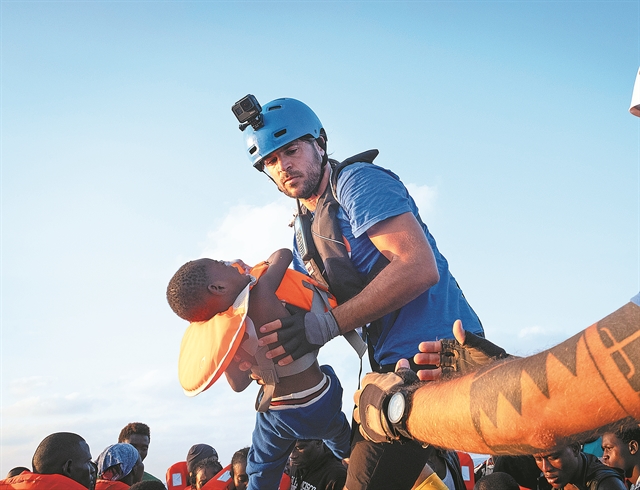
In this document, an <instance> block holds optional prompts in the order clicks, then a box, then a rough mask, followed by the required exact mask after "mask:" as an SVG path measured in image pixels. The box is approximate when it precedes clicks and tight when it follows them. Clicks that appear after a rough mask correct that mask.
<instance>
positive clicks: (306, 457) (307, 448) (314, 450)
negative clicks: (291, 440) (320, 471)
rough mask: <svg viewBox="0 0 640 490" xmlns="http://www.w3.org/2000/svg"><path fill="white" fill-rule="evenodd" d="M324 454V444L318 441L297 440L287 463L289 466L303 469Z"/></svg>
mask: <svg viewBox="0 0 640 490" xmlns="http://www.w3.org/2000/svg"><path fill="white" fill-rule="evenodd" d="M323 453H324V443H323V442H322V441H321V440H318V439H311V440H303V439H299V440H297V441H296V443H295V445H294V446H293V451H291V456H289V461H290V462H291V466H295V467H297V468H304V467H306V466H309V465H310V464H311V463H312V462H313V461H315V460H316V459H317V458H319V457H320V456H322V454H323Z"/></svg>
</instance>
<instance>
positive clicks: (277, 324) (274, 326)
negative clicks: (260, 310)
mask: <svg viewBox="0 0 640 490" xmlns="http://www.w3.org/2000/svg"><path fill="white" fill-rule="evenodd" d="M280 328H282V322H281V321H280V320H274V321H272V322H269V323H265V324H264V325H262V326H261V327H260V333H269V332H273V331H274V330H279V329H280ZM262 345H264V344H262Z"/></svg>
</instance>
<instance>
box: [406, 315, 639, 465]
mask: <svg viewBox="0 0 640 490" xmlns="http://www.w3.org/2000/svg"><path fill="white" fill-rule="evenodd" d="M569 414H570V415H569ZM628 417H633V418H636V419H637V418H640V307H639V306H637V305H636V304H634V303H628V304H627V305H625V306H623V307H622V308H620V309H619V310H617V311H615V312H614V313H612V314H611V315H609V316H607V317H606V318H604V319H603V320H601V321H599V322H598V323H596V324H594V325H592V326H591V327H589V328H587V329H586V330H584V331H582V332H581V333H579V334H577V335H575V336H574V337H572V338H570V339H568V340H566V341H565V342H563V343H561V344H559V345H558V346H556V347H553V348H551V349H549V350H547V351H544V352H541V353H539V354H537V355H535V356H531V357H527V358H520V359H514V360H506V361H499V362H497V363H495V364H493V365H491V366H488V367H486V368H483V369H481V370H480V371H478V372H476V373H473V374H469V375H466V376H463V377H460V378H455V379H453V380H451V381H442V382H434V383H429V384H425V385H424V386H423V387H421V388H419V389H418V390H417V391H416V392H415V395H414V397H413V405H412V408H411V411H410V413H409V417H408V419H407V428H408V430H409V432H410V433H411V434H412V435H413V436H414V437H415V438H416V439H418V440H420V441H423V442H428V443H432V444H435V445H438V446H442V447H451V448H456V449H460V450H465V451H470V452H478V453H489V454H532V453H536V452H542V451H546V450H551V449H553V448H556V447H558V446H564V445H567V444H570V443H572V442H577V441H582V440H584V439H587V438H588V437H589V436H591V435H593V434H595V433H597V432H601V430H600V431H598V429H599V428H602V427H604V426H607V425H608V424H613V423H615V422H617V421H620V420H622V419H625V418H628Z"/></svg>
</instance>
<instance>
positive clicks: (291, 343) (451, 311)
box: [232, 96, 483, 490]
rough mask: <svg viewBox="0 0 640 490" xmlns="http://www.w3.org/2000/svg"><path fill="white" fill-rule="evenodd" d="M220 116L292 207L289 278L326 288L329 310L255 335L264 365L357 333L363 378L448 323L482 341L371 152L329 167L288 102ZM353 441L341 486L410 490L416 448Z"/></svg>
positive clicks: (314, 120) (447, 328) (317, 127)
mask: <svg viewBox="0 0 640 490" xmlns="http://www.w3.org/2000/svg"><path fill="white" fill-rule="evenodd" d="M232 110H233V112H234V114H235V115H236V117H237V118H238V120H239V121H240V122H241V129H243V132H244V135H245V142H246V148H247V155H248V156H249V159H250V161H251V162H252V164H253V166H254V167H255V168H256V169H257V170H259V171H262V172H264V173H266V174H267V176H268V177H269V178H270V179H271V180H272V181H273V182H274V183H275V184H276V185H277V187H278V189H279V190H280V191H281V192H283V193H284V194H285V195H287V196H288V197H291V198H293V199H296V200H297V204H298V209H299V215H298V218H297V220H296V222H297V225H296V251H295V252H296V257H295V259H294V263H295V265H296V268H297V269H298V270H301V271H303V272H304V271H306V272H308V273H309V274H310V275H312V276H313V277H314V278H315V279H316V280H318V281H320V282H325V283H327V284H328V286H329V289H330V290H331V292H332V293H333V294H334V296H335V297H336V298H337V300H338V304H339V306H338V307H337V308H335V309H333V310H331V311H328V312H325V313H323V314H322V313H321V314H318V313H307V314H304V313H302V314H297V315H293V316H291V317H289V318H283V319H281V320H276V321H275V322H270V323H268V324H266V325H264V326H262V327H261V330H260V331H261V333H263V334H265V333H266V334H268V335H265V336H264V337H262V338H261V339H260V345H261V346H264V345H269V347H270V348H271V350H270V351H269V353H268V357H271V358H273V359H275V360H276V361H278V363H279V364H280V365H286V364H289V363H291V362H292V361H293V360H295V359H298V358H300V357H301V356H303V355H304V354H306V353H308V352H312V351H314V350H316V349H318V348H320V347H321V346H322V345H324V344H325V343H326V342H328V341H329V340H331V339H332V338H334V337H336V336H338V335H346V334H350V333H351V332H352V331H353V330H355V329H356V328H358V327H363V326H366V327H365V335H366V338H367V342H368V349H369V360H370V362H371V365H372V368H373V369H374V370H376V371H379V372H388V371H393V369H394V366H395V363H396V362H397V361H398V360H399V359H401V358H407V359H410V358H413V356H414V355H415V354H417V353H418V348H417V346H418V344H419V343H420V342H421V341H423V340H436V339H442V338H447V337H450V336H451V325H452V324H453V322H454V321H455V320H457V319H462V321H463V322H464V324H465V328H467V330H469V331H471V332H473V333H475V334H478V335H480V336H482V335H483V329H482V325H481V324H480V320H479V319H478V317H477V315H476V314H475V312H474V311H473V310H472V309H471V307H470V306H469V304H468V303H467V301H466V299H465V298H464V295H463V294H462V291H461V290H460V288H459V287H458V284H457V282H456V280H455V279H454V278H453V276H452V275H451V273H450V272H449V266H448V263H447V260H446V259H445V258H444V256H443V255H442V254H440V252H439V250H438V248H437V246H436V242H435V240H434V238H433V236H432V235H431V234H430V233H429V230H428V228H427V226H426V225H425V224H424V223H423V221H422V219H421V217H420V215H419V213H418V208H417V206H416V204H415V202H414V200H413V199H412V197H411V195H410V194H409V192H408V191H407V189H406V187H405V186H404V184H403V183H402V182H401V181H400V179H399V178H398V177H397V176H396V175H395V174H394V173H393V172H391V171H390V170H387V169H384V168H382V167H379V166H377V165H374V164H373V163H372V162H373V159H374V158H375V157H376V156H377V154H378V151H377V150H370V151H368V152H365V153H361V154H359V155H356V156H354V157H351V158H349V159H347V160H345V161H343V162H337V161H335V160H331V159H329V158H328V153H327V140H328V139H327V133H326V131H325V130H324V128H323V126H322V124H321V122H320V120H319V119H318V117H317V116H316V114H315V113H314V112H313V111H312V110H311V109H310V108H309V107H308V106H307V105H305V104H304V103H302V102H300V101H298V100H295V99H277V100H274V101H271V102H269V103H268V104H266V105H265V106H264V108H262V107H261V106H260V104H259V103H258V102H257V100H256V99H255V97H253V96H247V97H245V98H243V99H242V100H240V101H239V102H238V103H236V104H235V105H234V106H233V108H232ZM355 433H356V438H355V439H354V441H353V442H352V452H351V456H350V463H349V470H348V476H347V483H346V487H347V488H348V489H349V490H360V489H365V488H367V489H369V490H375V489H383V490H390V489H410V488H411V486H412V485H413V483H414V482H415V480H416V478H417V477H418V475H419V474H420V472H421V470H422V468H423V467H424V464H425V462H426V454H424V450H423V448H422V447H421V445H419V444H416V443H406V444H396V443H393V444H376V443H372V442H370V441H367V440H364V439H363V438H361V437H360V435H359V434H358V432H357V431H355ZM398 467H402V468H403V471H402V472H398V471H396V470H397V468H398Z"/></svg>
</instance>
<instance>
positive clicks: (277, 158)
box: [263, 139, 324, 199]
mask: <svg viewBox="0 0 640 490" xmlns="http://www.w3.org/2000/svg"><path fill="white" fill-rule="evenodd" d="M323 155H324V150H323V149H322V148H320V145H318V143H317V142H316V141H315V140H313V141H306V140H301V139H298V140H295V141H293V142H292V143H289V144H288V145H285V146H283V147H282V148H280V149H279V150H276V151H274V152H273V153H271V154H269V155H268V156H267V157H265V159H264V160H263V162H264V168H265V171H266V172H267V173H268V174H269V176H270V177H271V178H272V179H273V181H274V182H275V183H276V185H277V186H278V189H280V191H281V192H283V193H284V194H285V195H286V196H288V197H293V198H298V199H308V198H310V197H311V196H312V194H313V192H314V190H316V188H317V187H318V184H319V182H320V178H321V176H322V166H321V163H322V157H323Z"/></svg>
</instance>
